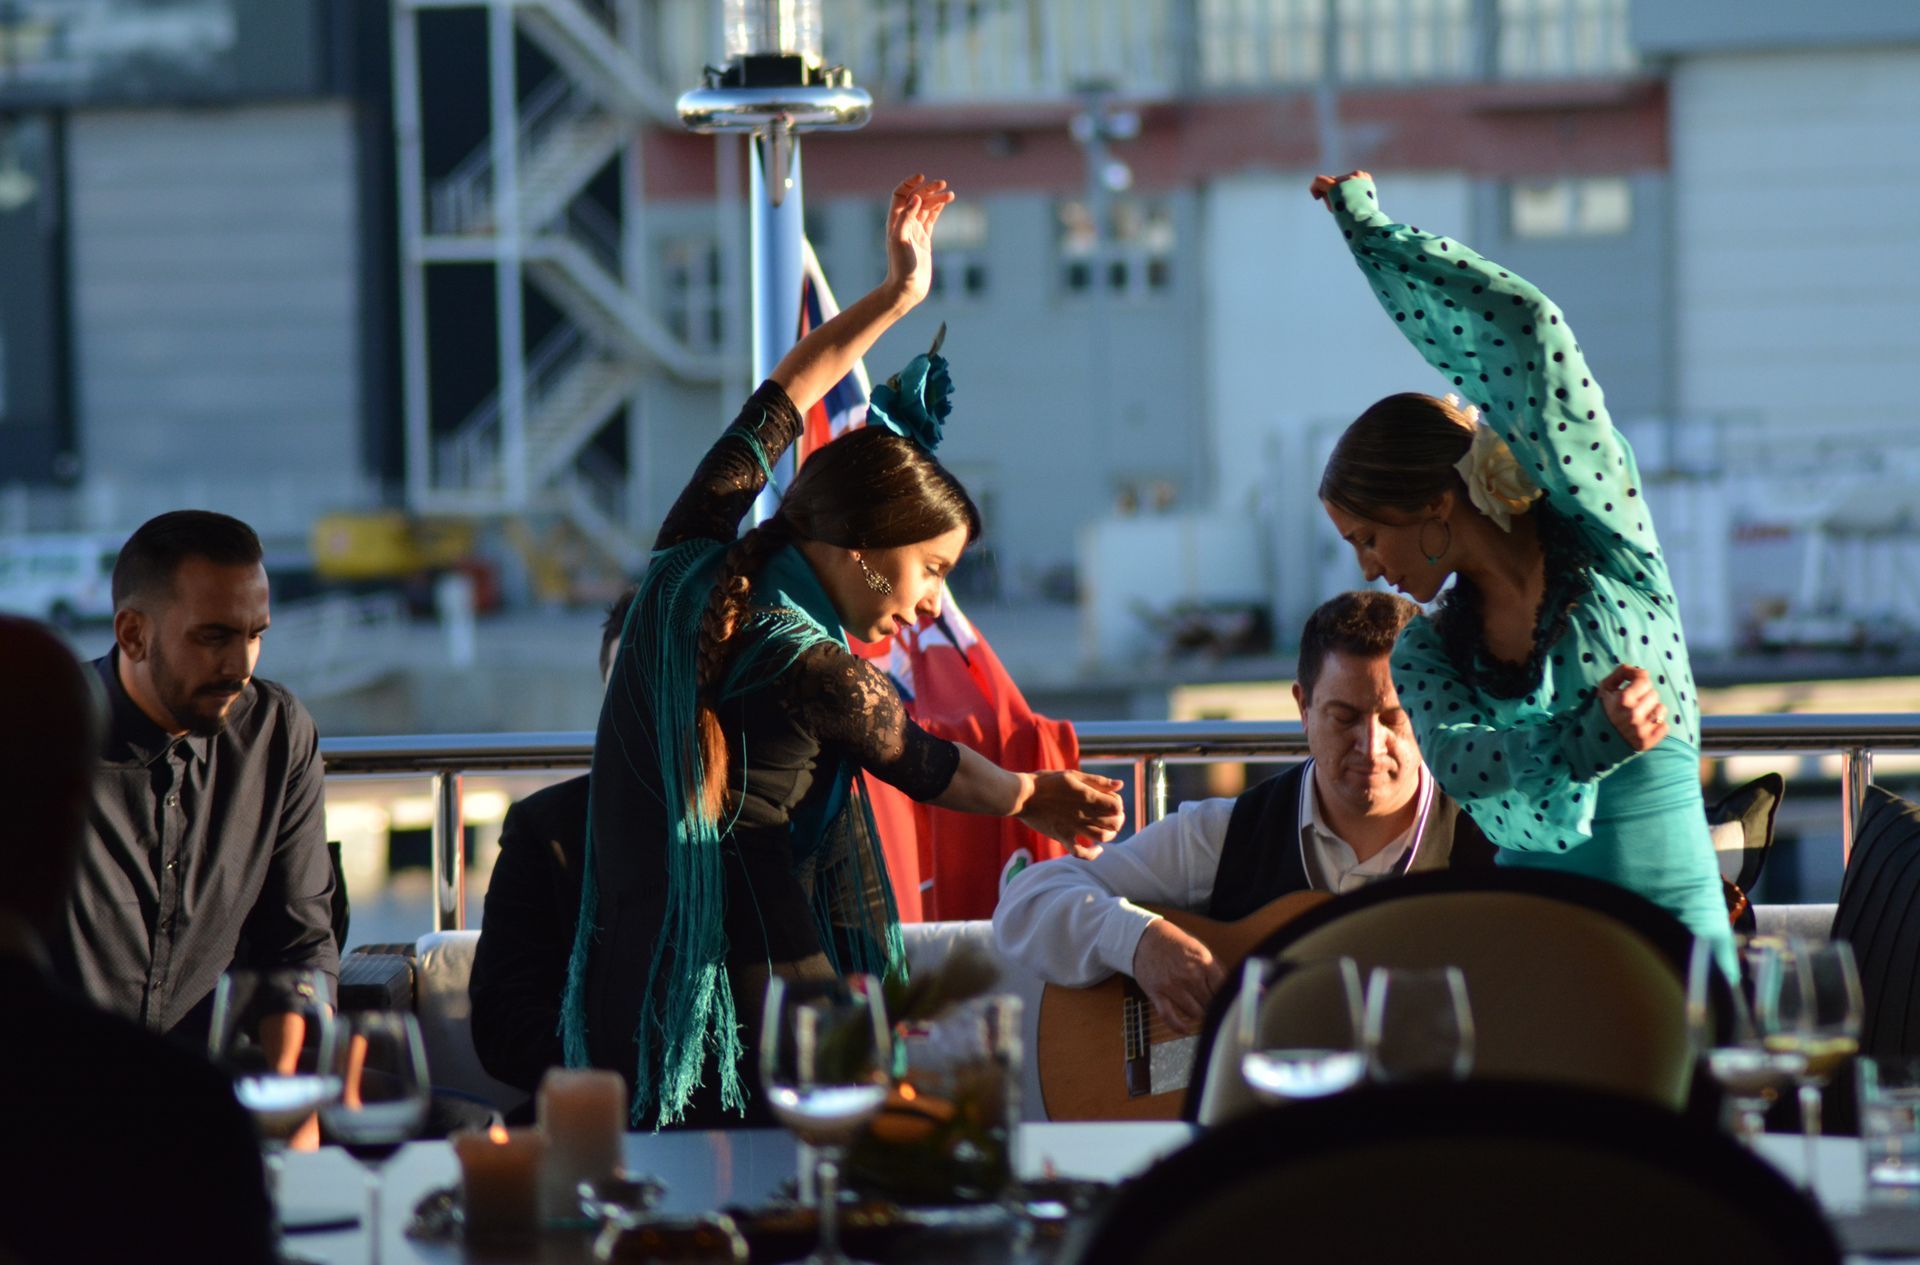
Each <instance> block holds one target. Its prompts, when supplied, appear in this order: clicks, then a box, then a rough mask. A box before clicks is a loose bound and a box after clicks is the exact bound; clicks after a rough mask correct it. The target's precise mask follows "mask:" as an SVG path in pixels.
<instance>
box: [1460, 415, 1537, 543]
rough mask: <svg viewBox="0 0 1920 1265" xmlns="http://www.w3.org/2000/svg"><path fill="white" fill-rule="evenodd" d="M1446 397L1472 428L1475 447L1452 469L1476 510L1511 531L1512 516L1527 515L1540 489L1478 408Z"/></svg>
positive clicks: (1503, 528)
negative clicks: (1461, 482) (1458, 473)
mask: <svg viewBox="0 0 1920 1265" xmlns="http://www.w3.org/2000/svg"><path fill="white" fill-rule="evenodd" d="M1446 398H1447V403H1449V404H1451V405H1453V406H1454V407H1455V408H1457V409H1459V410H1460V413H1461V415H1462V416H1463V417H1465V418H1466V419H1467V422H1468V423H1469V424H1470V425H1471V426H1472V427H1473V446H1472V447H1470V448H1468V449H1467V455H1466V456H1464V457H1462V458H1460V460H1458V461H1456V462H1454V464H1453V468H1454V469H1455V470H1458V471H1459V472H1460V477H1461V478H1462V479H1464V480H1465V481H1466V484H1467V496H1468V497H1469V498H1470V499H1471V500H1472V501H1473V507H1474V508H1475V509H1477V510H1479V511H1480V512H1481V513H1482V514H1485V515H1486V516H1487V517H1488V518H1491V519H1492V520H1493V521H1494V522H1495V523H1497V524H1499V526H1500V530H1501V531H1512V530H1513V516H1514V515H1515V514H1524V513H1526V512H1527V508H1528V507H1529V506H1531V505H1532V504H1533V503H1534V502H1535V501H1536V500H1538V499H1539V498H1540V496H1541V492H1540V489H1539V488H1537V487H1535V486H1534V483H1533V480H1531V479H1529V478H1528V477H1527V475H1526V472H1525V471H1524V470H1522V469H1521V468H1520V462H1519V460H1518V459H1517V458H1516V457H1514V455H1513V449H1511V448H1509V447H1507V441H1506V440H1504V439H1502V438H1500V436H1499V435H1498V434H1497V433H1496V432H1495V431H1494V429H1493V427H1491V426H1489V425H1487V423H1486V422H1485V421H1484V420H1483V419H1482V418H1481V416H1480V410H1479V409H1477V408H1475V407H1474V406H1473V405H1471V404H1467V403H1465V402H1463V401H1462V400H1461V399H1460V397H1459V396H1457V395H1453V394H1449V395H1448V396H1447V397H1446Z"/></svg>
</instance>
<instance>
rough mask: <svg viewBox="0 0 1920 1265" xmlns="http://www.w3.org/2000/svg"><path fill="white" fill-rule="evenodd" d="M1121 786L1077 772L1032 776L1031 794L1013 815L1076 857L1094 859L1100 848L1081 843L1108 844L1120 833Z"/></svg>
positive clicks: (1122, 815)
mask: <svg viewBox="0 0 1920 1265" xmlns="http://www.w3.org/2000/svg"><path fill="white" fill-rule="evenodd" d="M1122 785H1123V783H1121V782H1116V781H1115V780H1114V779H1112V778H1110V777H1100V776H1099V775H1097V774H1093V773H1082V772H1080V771H1079V770H1078V769H1068V770H1066V771H1064V772H1057V773H1035V774H1034V775H1033V793H1032V794H1031V795H1029V796H1028V797H1027V800H1026V803H1025V804H1024V805H1022V806H1021V809H1020V811H1019V812H1018V813H1016V814H1015V816H1017V817H1018V818H1019V819H1020V821H1021V822H1022V823H1023V824H1025V825H1026V826H1028V827H1029V828H1031V829H1033V830H1037V831H1039V832H1040V833H1041V834H1043V835H1045V836H1047V838H1049V839H1052V840H1054V841H1056V842H1058V843H1064V844H1066V845H1067V846H1068V847H1069V848H1072V849H1073V851H1074V855H1075V856H1079V857H1086V858H1090V857H1095V856H1098V855H1099V854H1100V853H1099V849H1098V848H1097V847H1092V848H1090V847H1087V846H1085V845H1083V844H1082V843H1081V841H1082V840H1090V841H1092V842H1093V843H1095V844H1102V843H1107V842H1109V841H1111V840H1112V839H1113V837H1114V836H1115V835H1117V834H1119V833H1120V827H1121V826H1122V825H1124V824H1125V823H1126V817H1127V814H1126V808H1125V807H1124V806H1123V805H1122V804H1121V803H1120V796H1119V794H1118V791H1119V790H1120V788H1121V786H1122Z"/></svg>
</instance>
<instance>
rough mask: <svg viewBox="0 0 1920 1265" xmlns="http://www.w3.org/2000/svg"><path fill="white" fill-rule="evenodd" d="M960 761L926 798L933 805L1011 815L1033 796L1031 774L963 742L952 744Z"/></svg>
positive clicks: (969, 811) (960, 811) (974, 811)
mask: <svg viewBox="0 0 1920 1265" xmlns="http://www.w3.org/2000/svg"><path fill="white" fill-rule="evenodd" d="M956 745H957V746H958V749H959V751H960V764H959V766H958V767H957V768H955V769H954V771H953V780H952V781H950V782H948V783H947V789H946V790H944V791H941V792H940V794H939V795H937V796H935V797H934V798H933V799H932V800H931V801H930V802H931V803H932V804H933V806H934V807H935V808H948V809H952V810H953V811H954V812H957V813H980V814H983V815H985V816H989V817H1012V816H1014V815H1015V814H1017V813H1019V812H1020V811H1021V810H1022V809H1024V808H1025V807H1026V805H1027V801H1028V800H1030V799H1031V798H1032V797H1033V775H1032V774H1031V773H1011V772H1008V771H1007V770H1006V769H1003V768H1001V767H1000V766H999V765H997V764H995V763H994V762H993V761H991V760H989V759H987V757H985V756H983V755H981V754H980V753H979V752H978V751H975V750H974V749H973V748H972V747H969V746H967V745H966V744H965V743H959V744H956Z"/></svg>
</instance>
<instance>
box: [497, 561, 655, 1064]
mask: <svg viewBox="0 0 1920 1265" xmlns="http://www.w3.org/2000/svg"><path fill="white" fill-rule="evenodd" d="M637 591H638V590H635V589H628V590H627V591H626V592H625V593H623V594H621V595H620V598H619V600H618V601H616V602H614V604H613V605H612V606H610V607H608V608H607V617H606V620H605V621H604V622H603V623H602V624H601V625H600V681H601V683H602V684H603V685H604V684H605V683H606V680H607V677H608V676H609V675H611V674H612V672H613V652H614V650H615V649H616V648H617V647H618V646H619V644H620V629H621V626H622V625H624V624H625V623H626V622H627V609H628V608H629V607H631V606H632V605H633V595H634V593H636V592H637ZM586 843H587V779H586V777H585V776H584V775H583V776H581V777H576V778H572V779H570V780H568V781H565V782H561V783H558V784H557V785H554V786H549V787H547V788H546V789H545V790H542V791H535V792H534V793H533V794H531V795H529V796H527V797H526V798H525V799H523V800H521V801H520V802H519V803H517V804H515V805H514V806H513V807H512V808H510V809H508V810H507V820H506V823H505V824H504V825H503V826H502V827H501V829H500V855H499V857H498V858H496V859H495V861H494V863H493V875H492V877H491V878H489V879H488V880H487V903H486V907H485V910H484V912H483V913H482V915H481V919H480V927H481V935H480V943H479V944H478V945H477V946H476V947H475V948H474V952H473V974H472V976H471V977H469V979H468V982H467V995H468V997H469V998H471V999H472V1002H473V1048H474V1052H475V1053H477V1054H478V1055H479V1056H480V1066H482V1067H484V1068H486V1069H487V1074H488V1075H489V1076H492V1077H493V1078H494V1079H495V1080H501V1081H505V1082H506V1083H507V1084H509V1085H513V1086H517V1087H518V1088H520V1089H524V1090H526V1091H527V1092H528V1093H532V1092H533V1091H534V1090H535V1089H538V1088H539V1086H540V1078H541V1077H542V1076H544V1075H546V1072H547V1069H548V1068H550V1067H561V1066H564V1063H565V1061H564V1059H563V1058H562V1056H561V1050H560V993H561V990H562V989H563V988H565V987H566V982H567V959H568V957H569V956H570V955H571V954H572V953H573V928H574V920H575V917H576V916H577V914H578V913H579V910H580V865H581V860H582V857H583V856H584V855H585V850H586Z"/></svg>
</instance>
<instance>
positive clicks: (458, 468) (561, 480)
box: [395, 0, 729, 569]
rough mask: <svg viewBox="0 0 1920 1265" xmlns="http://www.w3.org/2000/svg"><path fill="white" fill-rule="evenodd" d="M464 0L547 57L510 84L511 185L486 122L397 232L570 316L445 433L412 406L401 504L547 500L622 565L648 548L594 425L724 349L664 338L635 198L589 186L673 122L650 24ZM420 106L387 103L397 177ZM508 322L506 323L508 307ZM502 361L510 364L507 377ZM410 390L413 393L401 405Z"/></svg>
mask: <svg viewBox="0 0 1920 1265" xmlns="http://www.w3.org/2000/svg"><path fill="white" fill-rule="evenodd" d="M446 4H447V0H397V11H396V16H395V20H396V22H399V23H410V22H414V21H415V20H416V18H417V13H418V11H419V10H421V9H424V8H429V7H432V8H444V7H446ZM474 7H479V8H485V9H487V10H488V11H489V13H490V14H491V15H492V16H493V17H494V18H495V20H496V22H498V21H504V20H505V19H502V18H501V17H500V15H501V14H502V13H505V14H508V15H509V16H510V19H511V23H512V30H513V31H514V32H515V33H516V34H517V35H518V36H519V37H521V38H524V39H525V40H527V41H528V42H530V43H532V44H533V45H534V46H535V47H537V48H538V49H539V51H540V52H541V53H543V54H544V55H545V56H546V57H547V58H548V59H549V60H550V61H551V62H552V63H553V65H554V66H555V67H556V68H557V70H556V72H555V73H554V74H553V75H551V76H550V77H549V78H548V79H546V80H545V81H544V82H542V83H540V84H538V85H536V86H535V87H534V88H533V89H532V91H530V92H524V93H519V94H517V105H516V108H515V110H514V121H513V126H514V131H515V135H514V137H513V149H512V155H511V157H512V159H513V168H514V171H515V173H516V178H515V181H514V186H513V188H512V193H513V195H514V196H513V197H512V198H511V199H508V198H505V197H503V196H502V192H501V188H500V182H501V179H502V173H501V172H500V171H499V170H497V166H498V164H497V162H496V158H497V157H498V155H497V154H496V150H495V139H494V138H492V137H489V138H487V139H486V140H484V141H482V142H481V144H480V145H479V146H477V147H476V148H475V149H474V151H473V152H472V153H471V154H470V155H468V157H467V158H466V159H465V160H464V161H462V162H461V163H460V164H458V165H457V166H456V167H454V168H453V169H452V170H451V171H450V172H448V173H447V174H446V175H445V176H444V177H442V178H440V179H438V180H436V181H434V182H433V184H432V185H431V187H430V188H428V187H421V186H416V187H418V188H419V192H420V194H421V196H422V201H423V203H424V214H423V216H422V218H421V220H420V221H419V223H420V229H419V233H418V236H417V237H415V238H414V239H413V240H411V241H409V242H408V243H407V247H408V249H407V251H406V258H407V261H408V264H407V266H409V267H413V268H420V269H425V268H428V267H432V266H434V265H437V264H441V263H465V264H473V263H492V264H493V265H494V266H496V267H500V268H510V269H515V270H517V271H518V273H519V275H520V277H521V278H522V279H523V280H524V281H525V282H526V283H527V284H529V285H530V286H532V287H533V288H535V289H537V291H538V292H539V293H540V295H541V296H542V297H544V298H546V299H547V300H549V301H550V302H551V303H552V305H553V306H554V307H555V308H556V309H558V310H559V311H560V312H561V313H562V315H563V317H564V321H563V323H562V324H561V325H560V327H559V328H558V329H556V330H555V331H554V332H553V333H552V334H551V335H550V336H548V337H547V338H546V339H544V340H543V341H542V342H541V344H540V345H539V346H538V347H536V348H534V349H533V350H532V351H530V352H527V353H526V354H525V355H524V357H523V359H522V362H521V364H520V365H519V366H518V368H519V373H518V375H517V376H518V378H519V380H520V383H521V386H520V390H519V391H518V396H519V398H518V399H517V400H508V399H504V398H503V396H502V388H496V389H495V390H494V391H493V393H492V394H490V395H489V396H488V398H487V399H486V400H485V401H484V402H483V403H482V404H481V405H480V406H479V407H478V408H476V409H475V410H474V411H473V412H472V413H471V414H470V415H469V416H468V417H467V418H466V419H465V420H464V421H463V422H462V423H461V424H460V426H459V427H458V428H456V430H455V431H454V432H453V433H452V434H450V435H441V436H438V437H432V436H429V435H428V434H427V424H426V422H425V421H424V419H420V418H414V417H412V416H410V417H409V438H410V442H409V461H410V463H412V462H414V461H419V462H422V463H424V465H425V466H426V467H427V470H428V477H427V478H426V479H425V480H424V488H423V487H422V482H423V481H421V480H418V479H415V480H414V481H413V482H412V483H411V484H410V486H411V487H412V488H413V489H414V491H413V495H412V497H411V498H410V499H412V500H413V501H414V502H416V503H415V504H414V505H413V506H412V508H413V509H414V510H415V511H416V512H459V513H467V514H475V515H481V516H511V515H525V514H529V513H551V514H557V515H559V516H561V517H562V518H563V519H564V520H565V521H567V522H568V523H569V525H570V526H571V527H573V528H574V529H575V530H576V531H577V534H578V535H579V536H581V537H583V538H585V539H586V540H588V541H590V542H592V544H593V546H594V548H595V549H596V550H597V551H599V552H600V553H601V554H603V555H604V556H605V557H606V558H607V559H608V560H609V561H613V562H615V563H617V564H618V565H620V566H621V567H622V568H623V569H628V568H630V567H632V566H633V565H635V564H636V563H637V562H639V561H640V560H641V552H642V551H641V547H640V545H639V543H638V542H637V541H636V540H634V539H633V536H634V531H633V528H634V526H635V525H633V524H629V523H627V522H626V516H627V512H628V507H629V506H631V505H632V504H633V503H634V502H635V501H636V499H637V498H635V497H633V496H631V495H629V494H628V491H627V484H628V481H629V480H630V479H631V477H632V472H630V471H623V470H621V469H620V468H619V467H618V465H617V463H613V462H611V461H609V459H608V458H606V457H605V456H604V455H602V454H601V453H599V452H598V451H597V450H594V449H592V448H591V447H590V445H591V444H592V443H593V440H594V437H595V436H596V435H597V434H599V433H600V431H601V430H602V428H603V427H605V426H606V424H607V423H608V421H609V420H610V419H611V418H613V417H614V416H615V415H616V414H617V412H618V411H619V409H620V408H621V407H622V405H624V404H626V403H627V402H628V401H629V400H630V399H632V397H633V395H634V393H635V391H636V389H637V388H638V386H639V384H640V382H641V381H642V380H643V378H645V377H646V376H648V375H659V374H667V375H671V376H673V377H676V378H680V379H682V380H687V381H694V382H716V381H720V380H721V379H722V378H723V376H724V375H725V374H726V373H727V371H728V369H729V363H728V361H727V359H726V358H725V357H724V356H722V355H720V354H717V353H714V352H712V351H709V350H704V349H696V348H693V347H690V346H688V345H687V344H686V343H685V342H684V341H683V340H682V339H680V338H678V337H677V336H675V335H674V334H673V332H672V331H671V330H669V329H668V327H667V325H666V323H665V321H664V320H662V319H661V317H660V316H659V314H658V313H657V312H656V311H655V310H654V309H653V307H651V306H650V305H649V304H648V302H647V301H646V297H645V295H644V294H643V293H642V291H641V287H640V285H639V284H638V282H639V281H640V279H641V278H642V277H644V275H645V268H644V261H643V260H642V259H640V258H636V257H633V252H636V251H638V250H640V249H642V247H641V245H640V244H641V243H643V242H645V241H646V236H645V234H644V232H643V231H642V226H641V224H640V223H639V222H638V217H639V215H640V213H641V203H640V201H639V199H638V198H637V197H631V196H630V197H628V198H627V199H626V201H625V203H624V205H623V207H622V211H621V213H620V214H615V213H613V212H610V211H608V210H607V209H606V208H605V207H604V206H602V205H601V204H600V203H599V202H597V201H595V200H594V199H592V198H590V197H588V196H585V191H586V190H587V188H588V186H589V185H590V184H592V182H593V181H594V180H595V179H596V178H597V177H598V176H599V175H600V173H601V172H603V171H604V170H605V169H606V167H607V165H608V164H609V163H611V162H615V161H622V160H623V159H624V160H627V161H631V160H632V155H631V153H630V151H631V150H632V148H633V147H634V146H636V145H637V144H638V143H639V141H640V137H641V135H642V132H643V129H644V128H646V127H648V126H650V125H653V124H656V123H670V124H672V125H673V126H676V127H677V126H678V121H677V118H676V116H675V114H674V110H673V98H672V96H671V94H669V93H668V92H667V91H666V90H665V89H664V88H662V87H661V86H660V85H659V84H658V83H657V82H656V81H655V80H654V79H653V78H652V76H651V75H649V74H648V73H647V71H646V70H645V69H644V68H643V66H642V63H641V61H640V60H639V59H638V58H637V57H636V55H635V52H634V51H632V50H636V49H638V47H639V45H640V41H641V39H642V35H643V33H642V32H641V31H639V30H626V29H620V27H619V23H618V22H617V21H615V20H614V19H612V18H610V17H608V16H606V15H605V14H604V13H603V11H602V9H601V8H600V7H599V6H598V5H594V4H589V3H586V2H584V0H474ZM612 7H613V8H614V9H615V10H616V11H617V12H618V13H619V14H621V15H622V17H625V18H629V19H631V20H634V21H644V19H643V18H642V17H641V16H640V15H642V14H643V13H644V12H645V9H644V6H643V5H633V6H624V5H616V6H612ZM494 29H495V30H498V29H500V28H499V27H498V26H497V25H496V26H495V27H494ZM414 39H415V40H417V27H416V28H414ZM400 46H401V42H400V41H399V40H396V47H400ZM412 46H413V44H412V43H408V44H407V45H406V47H409V48H411V47H412ZM500 60H501V59H500V58H497V57H495V58H492V59H490V62H489V65H490V73H503V72H501V70H500V68H499V62H500ZM398 82H399V83H400V84H401V86H402V89H403V91H404V89H405V87H406V86H410V85H413V84H416V83H417V77H413V76H401V77H399V78H398ZM496 86H497V85H496ZM416 91H417V89H416ZM398 96H400V93H396V97H398ZM418 108H419V105H418V101H417V100H415V101H412V102H404V101H397V102H396V120H397V121H398V122H401V123H402V124H403V126H402V127H401V137H402V149H403V153H402V167H403V185H404V182H405V176H406V166H407V163H408V162H410V161H411V162H416V163H417V162H418V160H419V154H418V151H417V142H416V148H415V149H413V150H411V151H410V150H408V149H407V143H408V129H407V127H406V126H404V124H405V121H406V119H407V118H408V117H409V111H411V113H412V116H413V117H417V116H418ZM422 184H424V182H422ZM403 195H404V189H403ZM508 206H512V207H515V208H516V212H515V213H514V222H512V223H506V222H503V217H504V216H505V215H506V214H507V212H506V211H505V210H503V208H505V207H508ZM403 222H404V217H403ZM503 319H506V320H509V321H511V320H513V319H514V314H512V313H508V314H507V315H506V316H505V317H504V318H503ZM523 339H524V331H523V330H522V329H512V330H505V331H502V335H501V337H500V339H499V342H500V343H501V344H503V345H506V346H509V347H512V346H518V345H523ZM409 341H410V345H409V347H408V348H407V353H408V354H409V355H417V356H421V357H423V358H424V356H425V355H426V348H425V346H424V339H423V338H419V337H418V336H417V335H416V336H415V337H413V338H410V340H409ZM411 344H419V345H411ZM423 376H426V375H423ZM512 376H514V375H508V374H505V373H503V380H506V379H510V378H511V377H512ZM427 382H428V383H430V376H427ZM424 385H426V384H425V383H423V386H424ZM424 393H425V392H424V390H421V391H418V392H416V397H417V396H419V395H423V394H424ZM420 403H421V401H419V400H418V399H417V398H416V399H415V400H414V401H412V402H410V410H409V411H410V414H411V413H412V412H414V411H417V410H418V407H419V404H420ZM589 471H590V473H588V472H589Z"/></svg>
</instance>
